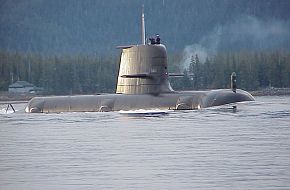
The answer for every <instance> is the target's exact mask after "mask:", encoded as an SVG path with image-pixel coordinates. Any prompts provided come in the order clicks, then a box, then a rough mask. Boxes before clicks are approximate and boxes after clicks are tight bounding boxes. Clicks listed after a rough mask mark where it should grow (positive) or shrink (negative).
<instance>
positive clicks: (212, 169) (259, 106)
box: [0, 96, 290, 190]
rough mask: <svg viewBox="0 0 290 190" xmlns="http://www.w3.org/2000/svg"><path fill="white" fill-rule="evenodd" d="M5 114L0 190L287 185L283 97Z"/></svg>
mask: <svg viewBox="0 0 290 190" xmlns="http://www.w3.org/2000/svg"><path fill="white" fill-rule="evenodd" d="M13 105H14V107H15V109H16V110H19V111H18V112H16V113H12V111H11V109H9V110H8V113H6V107H7V105H6V104H3V103H2V104H0V189H1V190H30V189H32V190H39V189H41V190H46V189H49V190H50V189H51V190H55V189H61V190H71V189H77V190H79V189H94V190H95V189H126V190H127V189H134V190H135V189H156V190H159V189H166V190H168V189H174V190H175V189H199V190H209V189H231V190H232V189H235V190H236V189H237V190H239V189H245V190H249V189H253V190H267V189H269V190H270V189H271V190H272V189H283V190H289V189H290V96H279V97H278V96H271V97H256V101H255V102H244V103H238V104H236V105H237V109H236V110H235V109H233V108H232V105H226V106H221V107H212V108H207V109H200V110H192V111H163V110H149V111H144V110H139V111H131V112H109V113H59V114H28V113H23V112H21V110H23V109H24V107H25V104H24V103H15V104H13Z"/></svg>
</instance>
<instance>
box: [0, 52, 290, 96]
mask: <svg viewBox="0 0 290 190" xmlns="http://www.w3.org/2000/svg"><path fill="white" fill-rule="evenodd" d="M181 60H182V54H181V53H180V54H169V55H168V62H169V65H168V68H169V72H172V73H180V72H182V73H184V74H185V76H184V77H181V78H170V81H171V84H172V87H173V88H174V89H175V90H200V89H214V88H229V87H230V75H231V73H232V72H236V74H237V84H238V87H239V88H242V89H245V90H256V89H259V88H265V87H269V86H271V87H277V88H284V87H288V88H289V87H290V53H289V52H288V51H278V50H277V51H260V52H252V51H251V52H250V51H240V52H233V53H230V52H227V53H217V54H216V55H214V56H211V57H207V58H206V60H205V62H201V61H200V60H199V55H198V54H196V55H194V56H192V57H191V59H190V60H189V63H186V64H187V65H189V66H188V67H184V66H182V64H181ZM119 61H120V58H119V56H116V55H107V56H103V55H99V56H98V55H95V56H86V55H62V56H60V55H55V56H51V55H50V56H45V55H41V54H32V53H18V52H14V53H11V52H7V51H1V52H0V91H7V90H8V86H9V85H10V84H12V83H13V82H15V81H17V80H25V81H28V82H30V83H32V84H34V85H35V86H37V87H43V88H44V90H45V93H46V94H56V95H65V94H95V93H104V92H110V93H112V92H114V91H115V88H116V82H117V75H118V68H119Z"/></svg>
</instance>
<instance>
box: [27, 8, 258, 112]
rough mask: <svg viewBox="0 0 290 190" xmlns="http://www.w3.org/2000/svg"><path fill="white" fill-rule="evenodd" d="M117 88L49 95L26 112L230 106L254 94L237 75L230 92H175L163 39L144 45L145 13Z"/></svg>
mask: <svg viewBox="0 0 290 190" xmlns="http://www.w3.org/2000/svg"><path fill="white" fill-rule="evenodd" d="M120 48H121V49H122V54H121V60H120V66H119V75H118V81H117V89H116V93H115V94H106V95H77V96H50V97H35V98H32V99H31V100H30V101H29V102H28V105H27V107H26V108H25V111H26V112H30V113H54V112H56V113H59V112H108V111H120V110H124V111H127V110H139V109H145V110H146V109H150V110H152V109H166V110H168V109H169V110H172V109H173V110H192V109H200V108H206V107H211V106H219V105H224V104H229V103H235V102H242V101H253V100H254V98H253V96H252V95H251V94H249V93H248V92H246V91H244V90H240V89H236V76H235V74H234V73H233V74H232V76H231V79H232V80H231V81H232V84H231V86H232V87H231V89H217V90H208V91H174V90H173V89H172V88H171V86H170V83H169V80H168V77H169V74H168V70H167V53H166V47H165V46H164V45H163V44H161V43H160V38H159V36H157V38H156V39H152V38H150V43H146V42H145V21H144V13H143V12H142V44H140V45H130V46H121V47H120Z"/></svg>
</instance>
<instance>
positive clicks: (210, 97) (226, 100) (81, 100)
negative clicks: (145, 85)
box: [25, 89, 254, 113]
mask: <svg viewBox="0 0 290 190" xmlns="http://www.w3.org/2000/svg"><path fill="white" fill-rule="evenodd" d="M253 100H254V98H253V96H252V95H251V94H249V93H248V92H246V91H243V90H237V91H236V93H235V92H233V91H232V90H230V89H219V90H210V91H183V92H174V93H162V94H159V95H152V94H138V95H134V94H107V95H79V96H51V97H35V98H33V99H31V100H30V101H29V102H28V105H27V107H26V109H25V111H26V112H30V113H59V112H107V111H121V110H124V111H126V110H139V109H166V110H168V109H170V110H172V109H175V110H191V109H199V108H206V107H211V106H219V105H224V104H230V103H235V102H242V101H253Z"/></svg>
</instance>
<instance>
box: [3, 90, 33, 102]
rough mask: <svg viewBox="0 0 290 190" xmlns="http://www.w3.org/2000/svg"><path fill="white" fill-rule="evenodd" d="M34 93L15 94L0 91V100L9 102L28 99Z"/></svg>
mask: <svg viewBox="0 0 290 190" xmlns="http://www.w3.org/2000/svg"><path fill="white" fill-rule="evenodd" d="M33 97H35V95H30V94H16V93H8V92H3V91H0V101H1V102H10V101H29V100H30V99H31V98H33Z"/></svg>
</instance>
